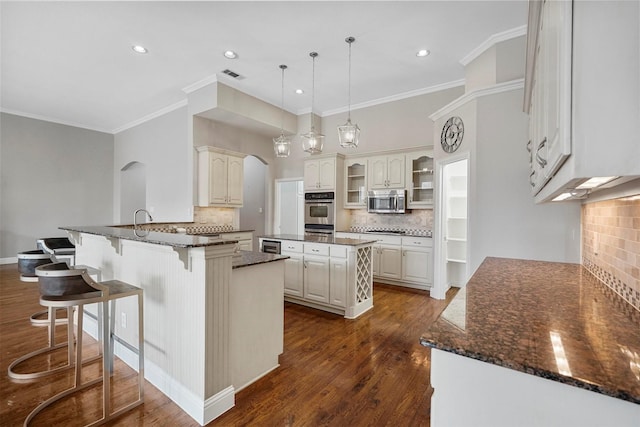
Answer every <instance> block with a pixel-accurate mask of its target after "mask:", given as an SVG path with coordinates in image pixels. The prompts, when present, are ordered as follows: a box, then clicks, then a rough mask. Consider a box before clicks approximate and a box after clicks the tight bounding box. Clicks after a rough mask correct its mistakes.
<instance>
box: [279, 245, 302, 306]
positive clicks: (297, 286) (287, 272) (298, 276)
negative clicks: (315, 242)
mask: <svg viewBox="0 0 640 427" xmlns="http://www.w3.org/2000/svg"><path fill="white" fill-rule="evenodd" d="M302 250H303V245H302V243H300V242H289V241H284V242H282V244H281V246H280V252H281V253H282V255H287V256H288V257H289V258H288V259H286V260H284V293H285V295H293V296H296V297H303V296H304V289H303V283H304V282H303V281H304V255H303V254H302Z"/></svg>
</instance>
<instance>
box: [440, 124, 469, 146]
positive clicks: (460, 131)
mask: <svg viewBox="0 0 640 427" xmlns="http://www.w3.org/2000/svg"><path fill="white" fill-rule="evenodd" d="M463 136H464V123H462V119H461V118H460V117H456V116H454V117H451V118H450V119H449V120H447V122H446V123H445V124H444V126H443V128H442V133H441V134H440V145H442V149H443V150H444V151H446V152H447V153H453V152H454V151H456V150H457V149H458V147H460V144H461V143H462V137H463Z"/></svg>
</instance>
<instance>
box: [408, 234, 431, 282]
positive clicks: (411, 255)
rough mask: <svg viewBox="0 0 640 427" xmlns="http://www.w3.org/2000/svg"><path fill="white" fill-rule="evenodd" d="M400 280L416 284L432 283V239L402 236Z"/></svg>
mask: <svg viewBox="0 0 640 427" xmlns="http://www.w3.org/2000/svg"><path fill="white" fill-rule="evenodd" d="M402 280H404V281H407V282H412V283H418V284H428V285H431V284H432V283H433V240H432V239H427V238H420V237H403V238H402Z"/></svg>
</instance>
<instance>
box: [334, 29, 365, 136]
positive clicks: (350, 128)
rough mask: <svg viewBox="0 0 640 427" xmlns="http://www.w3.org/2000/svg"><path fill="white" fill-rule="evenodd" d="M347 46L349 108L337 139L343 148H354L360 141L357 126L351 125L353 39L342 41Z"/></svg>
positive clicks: (348, 38) (339, 127) (339, 128)
mask: <svg viewBox="0 0 640 427" xmlns="http://www.w3.org/2000/svg"><path fill="white" fill-rule="evenodd" d="M344 41H346V42H347V43H348V44H349V85H348V87H349V104H348V105H349V107H348V113H347V123H345V124H343V125H342V126H338V139H339V140H340V146H341V147H343V148H356V147H357V146H358V142H359V139H360V128H359V127H358V125H357V124H355V125H354V124H353V123H351V43H353V42H354V41H356V39H355V38H353V37H347V38H346V39H344Z"/></svg>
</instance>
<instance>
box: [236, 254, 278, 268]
mask: <svg viewBox="0 0 640 427" xmlns="http://www.w3.org/2000/svg"><path fill="white" fill-rule="evenodd" d="M287 258H289V257H288V256H286V255H274V254H267V253H264V252H250V251H240V252H239V254H237V255H234V256H233V261H232V263H231V268H234V269H235V268H242V267H249V266H251V265H256V264H265V263H267V262H273V261H280V260H282V259H287Z"/></svg>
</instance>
